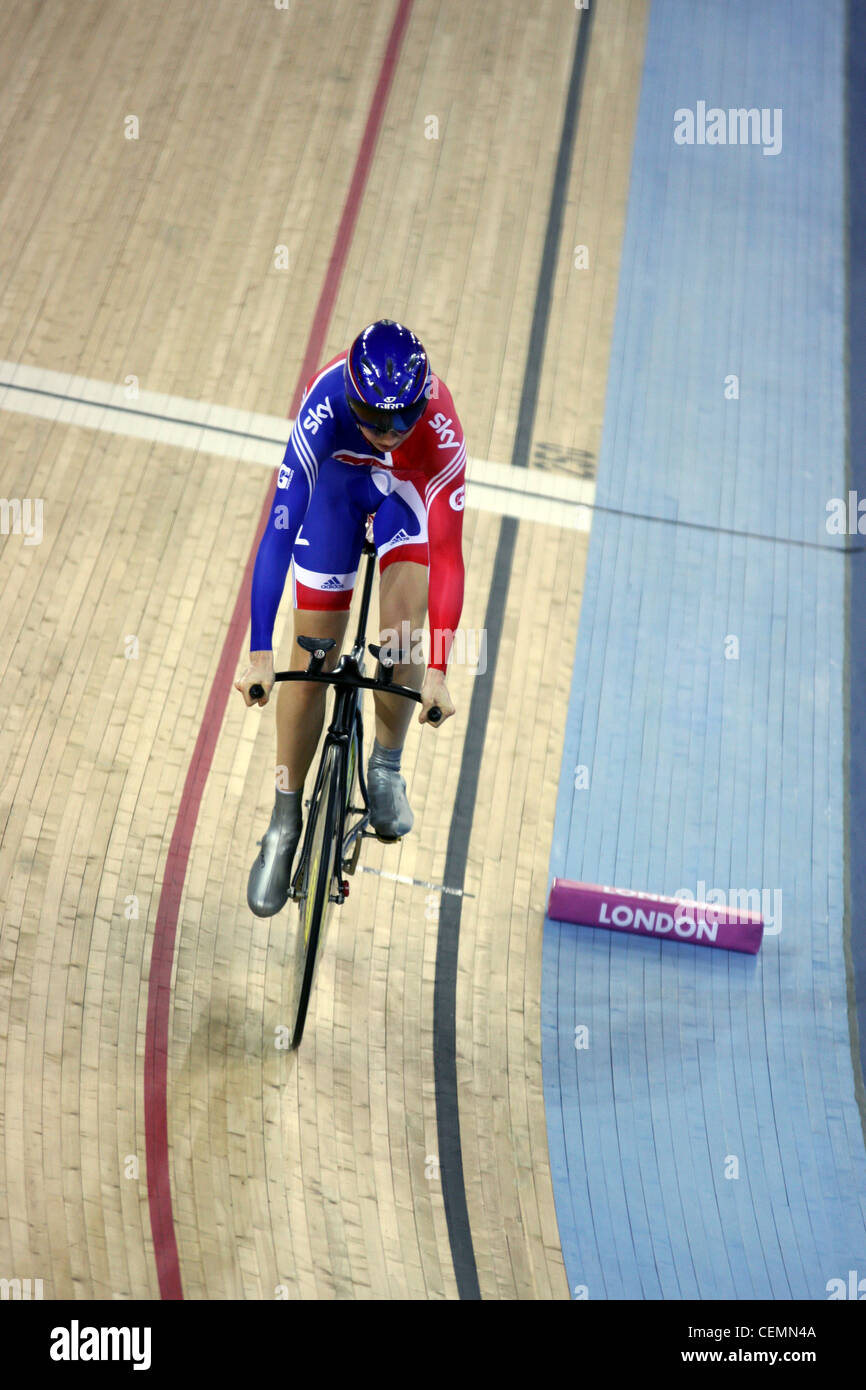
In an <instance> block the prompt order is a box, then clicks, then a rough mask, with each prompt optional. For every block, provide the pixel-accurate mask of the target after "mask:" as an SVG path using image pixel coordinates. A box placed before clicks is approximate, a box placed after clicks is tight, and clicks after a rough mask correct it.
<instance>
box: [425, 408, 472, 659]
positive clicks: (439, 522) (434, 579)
mask: <svg viewBox="0 0 866 1390" xmlns="http://www.w3.org/2000/svg"><path fill="white" fill-rule="evenodd" d="M447 452H450V451H447ZM465 486H466V445H465V443H464V441H463V437H462V432H461V435H460V439H459V443H458V444H457V447H456V448H455V451H454V452H453V453H452V454H451V457H450V459H448V458H446V461H445V462H444V463H443V465H442V467H441V468H440V469H439V470H438V471H437V472H436V473H434V474H433V476H432V477H431V478H430V480H429V482H428V484H427V493H426V502H427V540H428V558H429V567H430V573H429V579H428V595H427V607H428V610H429V621H430V661H429V663H428V670H430V671H441V673H442V674H443V676H444V674H445V672H446V670H447V668H448V658H449V655H450V653H451V646H452V641H453V636H454V633H455V632H456V630H457V627H458V625H459V623H460V614H461V613H462V611H463V585H464V567H463V504H464V495H465Z"/></svg>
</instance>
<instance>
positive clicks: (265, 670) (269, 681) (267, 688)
mask: <svg viewBox="0 0 866 1390" xmlns="http://www.w3.org/2000/svg"><path fill="white" fill-rule="evenodd" d="M251 685H260V686H261V687H262V689H263V690H264V692H265V693H264V695H263V696H262V698H261V699H260V700H253V699H251V698H250V686H251ZM273 688H274V654H273V652H250V664H249V666H248V667H247V669H246V670H245V671H244V673H243V675H242V676H241V677H240V678H239V679H238V680H236V681H235V690H239V691H240V692H241V694H242V695H243V697H244V704H245V705H266V704H267V703H268V699H269V697H270V693H271V691H272V690H273Z"/></svg>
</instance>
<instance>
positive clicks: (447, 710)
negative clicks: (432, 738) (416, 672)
mask: <svg viewBox="0 0 866 1390" xmlns="http://www.w3.org/2000/svg"><path fill="white" fill-rule="evenodd" d="M434 705H438V706H439V708H440V709H441V711H442V718H441V719H440V720H439V723H438V724H434V723H433V722H432V720H430V719H428V717H427V716H428V715H429V713H430V711H431V709H432V708H433V706H434ZM453 713H454V702H453V700H452V699H451V696H450V695H449V694H448V687H447V685H446V684H445V677H444V675H443V674H442V672H441V671H434V670H428V672H427V674H426V676H425V677H424V684H423V685H422V687H421V713H420V714H419V716H418V723H419V724H429V725H430V727H431V729H439V728H441V726H442V725H443V724H444V723H445V720H446V719H450V718H451V716H452V714H453Z"/></svg>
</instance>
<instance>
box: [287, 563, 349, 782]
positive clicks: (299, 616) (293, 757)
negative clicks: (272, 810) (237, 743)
mask: <svg viewBox="0 0 866 1390" xmlns="http://www.w3.org/2000/svg"><path fill="white" fill-rule="evenodd" d="M351 596H352V595H351V590H350V592H349V598H350V599H351ZM348 621H349V614H348V610H345V611H340V610H333V609H321V608H296V609H295V613H294V626H293V631H292V650H291V655H290V658H289V670H290V671H305V670H306V668H307V665H308V664H309V660H310V654H309V652H305V651H304V649H303V647H299V646H298V641H297V639H298V638H299V637H333V639H334V641H335V643H336V646H334V647H333V648H332V649H331V651H329V652H328V654H327V656H326V657H325V662H324V667H323V669H324V670H326V671H333V669H334V667H335V666H336V664H337V662H338V660H339V658H340V650H341V648H342V645H343V638H344V637H345V635H346V626H347V624H348ZM327 693H328V687H327V686H326V685H317V684H316V683H315V682H314V681H284V682H283V683H282V684H281V685H280V693H279V694H278V696H277V778H276V780H277V786H278V787H280V788H281V789H282V790H283V791H290V792H299V791H301V790H302V788H303V785H304V782H305V780H306V776H307V773H308V772H309V770H310V763H311V762H312V761H313V756H314V754H315V752H316V746H317V744H318V742H319V738H320V737H321V733H322V725H323V723H324V719H325V703H326V698H327Z"/></svg>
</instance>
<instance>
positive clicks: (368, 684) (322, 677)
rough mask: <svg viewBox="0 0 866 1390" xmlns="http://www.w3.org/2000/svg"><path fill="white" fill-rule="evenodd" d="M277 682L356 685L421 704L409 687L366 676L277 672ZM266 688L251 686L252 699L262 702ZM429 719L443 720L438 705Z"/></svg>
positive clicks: (433, 720) (257, 685)
mask: <svg viewBox="0 0 866 1390" xmlns="http://www.w3.org/2000/svg"><path fill="white" fill-rule="evenodd" d="M276 681H320V682H322V683H323V684H325V685H354V686H358V687H359V688H360V689H362V690H381V691H382V692H383V693H384V694H386V695H402V696H403V697H404V698H405V699H407V700H417V702H418V704H420V703H421V695H420V693H419V692H418V691H417V690H411V689H410V688H409V686H408V685H388V684H386V683H385V682H383V681H374V680H370V679H369V678H368V677H366V676H346V675H341V676H338V675H337V674H336V673H335V672H325V671H321V672H309V671H277V672H276V674H275V676H274V682H276ZM264 693H265V691H264V686H261V685H259V684H258V683H257V684H256V685H251V686H250V699H251V700H260V699H261V698H262V696H263V695H264ZM427 718H428V719H429V720H430V723H431V724H438V723H439V720H440V719H441V718H442V711H441V709H440V708H439V706H438V705H433V706H432V708H431V710H430V713H429V715H428V716H427Z"/></svg>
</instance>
